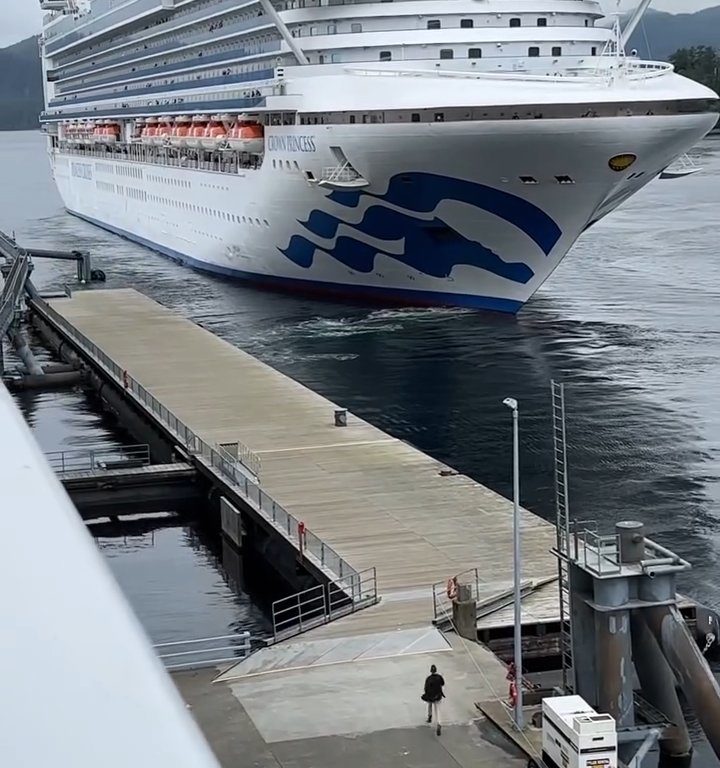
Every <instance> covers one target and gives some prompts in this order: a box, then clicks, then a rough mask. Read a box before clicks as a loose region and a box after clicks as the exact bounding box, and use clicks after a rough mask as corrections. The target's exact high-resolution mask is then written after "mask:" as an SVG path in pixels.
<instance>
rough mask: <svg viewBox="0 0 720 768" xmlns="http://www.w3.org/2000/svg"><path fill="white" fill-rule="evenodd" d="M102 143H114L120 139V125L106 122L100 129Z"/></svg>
mask: <svg viewBox="0 0 720 768" xmlns="http://www.w3.org/2000/svg"><path fill="white" fill-rule="evenodd" d="M102 141H103V144H115V143H116V142H118V141H120V126H119V125H118V124H117V123H111V122H107V123H105V125H104V126H103V129H102Z"/></svg>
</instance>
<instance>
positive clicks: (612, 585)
mask: <svg viewBox="0 0 720 768" xmlns="http://www.w3.org/2000/svg"><path fill="white" fill-rule="evenodd" d="M595 602H596V604H597V605H598V610H597V611H596V612H595V632H596V638H597V648H596V651H597V672H598V680H599V684H598V708H599V710H600V711H601V712H606V713H607V714H609V715H612V716H613V717H614V718H615V720H616V722H617V724H618V725H619V726H627V725H634V723H635V713H634V707H633V676H632V651H631V643H630V613H629V611H628V610H627V609H626V608H622V607H620V606H624V605H627V602H628V583H627V580H626V579H613V580H609V581H600V580H598V581H596V583H595Z"/></svg>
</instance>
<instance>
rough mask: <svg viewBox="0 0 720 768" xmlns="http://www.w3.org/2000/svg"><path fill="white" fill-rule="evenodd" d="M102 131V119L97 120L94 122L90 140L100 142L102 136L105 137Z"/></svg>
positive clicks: (103, 126)
mask: <svg viewBox="0 0 720 768" xmlns="http://www.w3.org/2000/svg"><path fill="white" fill-rule="evenodd" d="M104 131H105V123H104V121H100V120H98V121H97V122H96V123H95V126H94V127H93V132H92V140H93V142H94V143H95V144H102V141H103V138H104V137H105V134H104Z"/></svg>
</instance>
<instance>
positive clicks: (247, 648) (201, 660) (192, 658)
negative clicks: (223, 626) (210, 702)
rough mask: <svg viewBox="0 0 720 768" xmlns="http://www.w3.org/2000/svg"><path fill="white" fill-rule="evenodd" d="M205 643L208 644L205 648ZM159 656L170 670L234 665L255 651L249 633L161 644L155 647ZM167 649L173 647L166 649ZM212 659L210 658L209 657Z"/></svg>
mask: <svg viewBox="0 0 720 768" xmlns="http://www.w3.org/2000/svg"><path fill="white" fill-rule="evenodd" d="M203 646H205V647H203ZM153 648H154V649H155V651H156V652H157V656H158V658H159V659H160V661H162V663H163V664H164V665H165V669H167V670H168V671H171V670H179V669H201V668H202V667H214V666H215V665H217V664H230V663H234V662H237V661H240V660H242V659H244V658H247V657H248V656H249V655H250V653H251V652H252V643H251V638H250V633H249V632H239V633H238V634H235V635H218V636H217V637H200V638H198V639H196V640H177V641H175V642H172V643H157V644H156V645H154V646H153ZM165 649H171V650H168V651H166V650H165ZM209 656H210V657H211V658H208V657H209Z"/></svg>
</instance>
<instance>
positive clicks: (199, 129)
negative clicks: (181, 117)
mask: <svg viewBox="0 0 720 768" xmlns="http://www.w3.org/2000/svg"><path fill="white" fill-rule="evenodd" d="M208 120H209V118H208V116H207V115H195V116H194V117H193V119H192V122H191V123H190V130H189V131H188V136H187V139H186V140H185V143H186V144H187V146H188V147H196V148H198V149H199V148H200V147H202V142H203V138H204V137H205V129H206V128H207V125H208Z"/></svg>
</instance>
